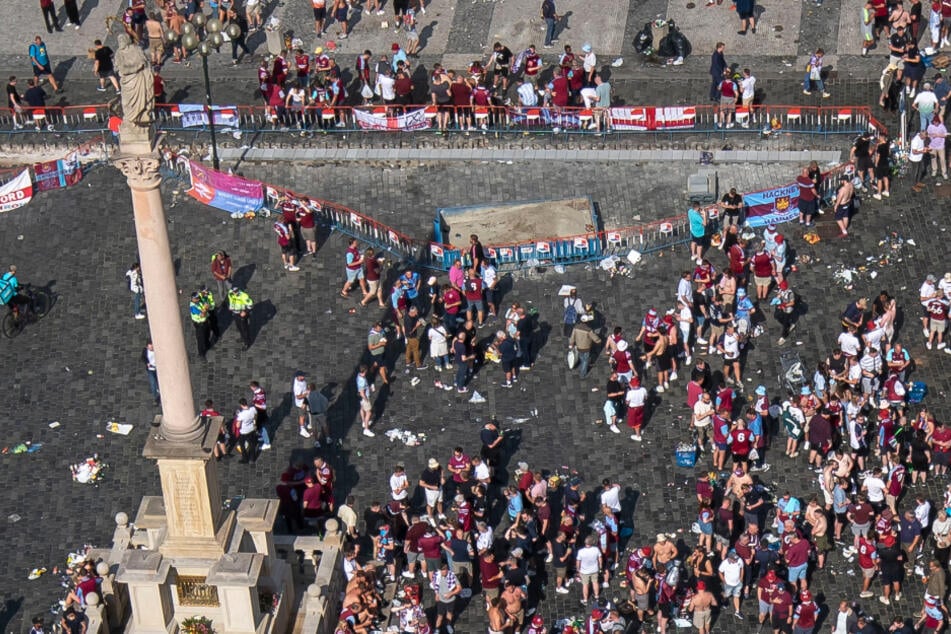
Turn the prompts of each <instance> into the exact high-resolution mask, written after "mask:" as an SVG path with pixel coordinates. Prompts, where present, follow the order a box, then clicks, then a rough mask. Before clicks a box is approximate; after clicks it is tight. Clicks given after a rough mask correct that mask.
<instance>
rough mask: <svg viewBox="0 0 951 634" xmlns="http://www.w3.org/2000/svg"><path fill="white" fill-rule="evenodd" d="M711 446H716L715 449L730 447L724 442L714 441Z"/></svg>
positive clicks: (720, 449)
mask: <svg viewBox="0 0 951 634" xmlns="http://www.w3.org/2000/svg"><path fill="white" fill-rule="evenodd" d="M713 446H714V448H716V450H717V451H726V450H727V449H729V448H730V445H728V444H727V443H725V442H716V443H713Z"/></svg>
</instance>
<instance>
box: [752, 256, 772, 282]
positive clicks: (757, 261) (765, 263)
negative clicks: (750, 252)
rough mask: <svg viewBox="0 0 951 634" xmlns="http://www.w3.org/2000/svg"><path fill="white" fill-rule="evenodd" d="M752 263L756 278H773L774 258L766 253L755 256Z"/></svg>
mask: <svg viewBox="0 0 951 634" xmlns="http://www.w3.org/2000/svg"><path fill="white" fill-rule="evenodd" d="M750 263H751V264H752V265H753V275H755V276H756V277H772V275H773V258H771V257H769V254H768V253H766V252H765V251H762V252H760V253H757V254H756V255H754V256H753V259H752V260H750Z"/></svg>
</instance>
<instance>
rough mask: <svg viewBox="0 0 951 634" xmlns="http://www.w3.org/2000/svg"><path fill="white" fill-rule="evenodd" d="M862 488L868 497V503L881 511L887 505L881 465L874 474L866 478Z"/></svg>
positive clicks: (877, 510)
mask: <svg viewBox="0 0 951 634" xmlns="http://www.w3.org/2000/svg"><path fill="white" fill-rule="evenodd" d="M862 490H864V491H865V494H866V496H867V497H868V503H869V504H871V505H872V506H873V507H874V508H875V510H876V512H879V513H880V512H881V511H882V509H883V508H884V507H885V481H884V480H883V479H882V469H881V467H876V468H875V470H874V471H872V474H871V475H870V476H868V477H867V478H865V480H864V482H862Z"/></svg>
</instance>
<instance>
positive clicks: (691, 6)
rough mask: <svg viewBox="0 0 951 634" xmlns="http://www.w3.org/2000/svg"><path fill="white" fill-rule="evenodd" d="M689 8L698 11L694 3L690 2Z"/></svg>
mask: <svg viewBox="0 0 951 634" xmlns="http://www.w3.org/2000/svg"><path fill="white" fill-rule="evenodd" d="M687 8H688V9H696V8H697V5H695V4H694V3H692V2H688V3H687Z"/></svg>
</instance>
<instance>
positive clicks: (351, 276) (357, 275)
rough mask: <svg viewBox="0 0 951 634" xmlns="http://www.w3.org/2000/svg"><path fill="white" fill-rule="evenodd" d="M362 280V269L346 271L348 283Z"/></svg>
mask: <svg viewBox="0 0 951 634" xmlns="http://www.w3.org/2000/svg"><path fill="white" fill-rule="evenodd" d="M362 279H364V277H363V269H362V268H361V269H347V281H348V282H355V281H357V280H362Z"/></svg>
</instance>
